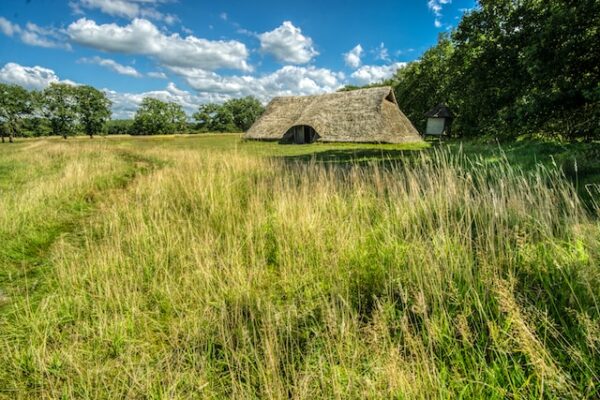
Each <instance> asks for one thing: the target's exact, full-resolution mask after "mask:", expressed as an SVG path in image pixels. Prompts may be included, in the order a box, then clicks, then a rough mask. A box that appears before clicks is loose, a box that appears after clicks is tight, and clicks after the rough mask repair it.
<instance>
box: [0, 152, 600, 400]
mask: <svg viewBox="0 0 600 400" xmlns="http://www.w3.org/2000/svg"><path fill="white" fill-rule="evenodd" d="M128 152H129V153H127V154H126V155H125V156H124V155H123V153H122V150H118V149H117V148H116V147H114V148H111V147H110V146H108V145H104V144H102V145H97V144H77V145H74V144H72V145H62V144H57V143H55V142H52V143H46V145H45V146H44V147H43V148H40V149H39V151H36V152H35V155H33V156H31V159H29V156H27V157H28V162H32V163H36V164H35V165H40V168H43V169H45V170H50V171H52V172H50V173H48V174H43V175H42V176H39V177H37V178H36V177H34V176H32V177H31V180H30V181H29V180H26V181H27V182H26V183H24V184H23V186H21V187H20V188H18V189H16V190H14V191H12V192H4V193H3V194H2V198H1V199H0V201H1V202H2V205H3V208H2V211H1V213H0V221H2V226H3V228H2V229H3V230H2V234H3V235H7V236H6V238H8V239H7V241H8V242H10V243H13V242H14V243H20V244H21V245H22V244H23V243H24V242H23V241H22V240H17V239H15V237H16V236H15V235H20V234H21V233H22V232H24V231H33V232H37V231H38V230H36V229H37V228H36V227H35V226H33V227H32V224H33V225H35V224H37V223H41V224H43V223H47V224H50V225H52V224H53V223H54V222H53V221H59V222H60V221H62V219H66V218H67V217H65V215H68V216H69V218H71V219H70V220H69V221H70V223H72V224H73V227H72V228H70V230H69V232H70V233H69V234H67V235H65V234H61V235H56V237H54V238H53V240H52V241H51V245H50V246H49V248H48V249H47V250H46V251H45V252H44V253H42V255H41V256H39V254H38V255H37V256H36V255H31V258H32V260H36V257H42V259H43V260H44V267H43V271H44V272H43V273H42V275H41V276H40V275H36V277H35V279H37V280H38V281H39V282H40V285H43V287H42V288H37V289H36V288H32V287H31V284H30V282H29V281H27V282H26V281H25V278H27V277H26V276H25V277H24V278H23V277H20V278H18V279H17V278H14V277H13V278H11V277H6V276H4V275H3V280H2V281H0V285H3V284H4V286H5V287H6V288H4V290H5V292H6V293H9V300H8V301H7V304H5V305H4V307H3V308H2V309H1V311H0V371H2V372H0V386H1V387H2V388H3V389H2V390H0V396H2V395H4V396H6V397H7V398H13V397H17V398H18V397H22V398H26V397H29V398H38V397H41V398H57V397H61V396H62V397H65V398H182V399H183V398H270V399H280V398H294V399H314V398H373V399H380V398H410V399H413V398H415V399H419V398H422V399H431V398H457V397H461V396H462V397H465V398H506V397H521V398H546V397H547V398H555V397H563V398H582V397H588V398H594V397H596V396H598V395H599V393H598V388H597V385H598V379H599V377H600V372H599V368H600V357H599V350H600V349H599V343H600V337H599V336H598V335H599V330H598V328H597V326H599V323H600V309H599V307H598V299H599V298H600V297H599V292H600V271H599V269H598V265H599V260H600V244H599V243H600V240H599V239H600V226H599V224H598V222H597V221H598V219H597V217H598V215H591V213H590V212H589V211H586V210H584V208H583V206H582V205H581V204H580V202H579V200H578V198H577V195H576V194H575V192H574V190H573V189H572V188H571V186H570V185H569V184H568V183H567V182H566V181H565V180H564V179H563V178H562V177H561V176H560V174H559V173H558V172H556V171H552V170H546V169H543V168H541V167H540V168H539V169H537V170H535V171H533V172H527V173H525V172H521V171H519V170H517V169H515V168H513V167H511V165H510V164H509V163H508V162H500V163H499V164H495V165H488V164H484V163H482V162H481V160H477V159H475V160H470V159H468V158H467V157H465V156H464V155H462V154H460V153H450V152H448V151H444V150H432V151H429V152H426V153H425V152H424V153H421V154H419V155H416V156H414V157H413V158H412V160H411V161H410V162H405V163H402V164H392V165H381V164H372V165H362V166H358V165H342V166H336V165H334V166H324V165H322V164H319V163H316V162H287V161H285V160H282V159H270V158H264V157H257V156H253V155H250V154H245V153H241V152H238V151H218V152H214V151H210V149H207V150H193V151H192V150H185V149H153V148H150V149H146V150H144V152H143V154H142V153H140V152H139V151H137V152H136V151H135V150H128ZM15 157H16V158H18V157H19V156H18V155H17V156H15ZM57 159H58V160H60V162H58V165H57V166H54V167H53V165H55V164H53V163H55V162H56V160H57ZM156 160H162V161H164V162H165V163H166V164H164V165H162V166H161V168H156V169H153V170H150V169H145V170H144V171H143V172H144V174H142V175H137V176H136V177H135V178H134V177H133V175H132V174H131V170H132V169H133V170H135V169H136V168H138V167H139V165H137V164H139V163H151V162H156ZM136 165H137V167H136ZM118 176H129V177H130V178H131V179H127V180H122V179H121V180H120V179H117V178H115V177H118ZM107 177H113V178H112V180H109V183H106V179H108V178H107ZM115 182H116V183H115ZM119 182H124V183H123V184H119ZM90 193H91V196H92V199H91V200H90V199H88V197H89V196H90ZM82 199H83V200H85V199H87V200H85V201H84V204H87V206H86V207H83V208H82V209H83V210H84V211H82V212H81V213H79V214H76V219H73V213H72V208H71V206H68V207H67V208H65V205H66V204H71V203H73V204H78V202H79V201H83V200H82ZM69 202H71V203H69ZM8 209H10V210H12V211H10V212H9V211H7V210H8ZM594 212H596V213H597V210H596V211H594ZM54 213H56V214H57V215H55V214H54ZM61 215H62V216H61ZM11 216H12V217H13V218H15V221H13V222H7V221H8V220H9V219H10V218H11ZM32 221H38V222H32ZM5 226H6V227H7V228H6V229H5V228H4V227H5ZM52 226H54V225H52ZM8 235H10V238H9V237H8ZM11 240H12V241H13V242H11ZM15 246H16V244H15ZM3 260H5V261H6V262H7V263H8V262H10V263H12V264H11V265H12V266H11V267H10V268H12V269H13V270H15V271H18V270H19V268H18V267H16V266H15V265H14V261H15V257H12V258H10V257H8V256H5V257H4V258H3ZM29 268H31V269H33V268H34V267H29ZM15 287H23V288H28V290H32V292H31V293H32V294H31V295H30V294H29V293H28V292H27V293H24V292H23V291H22V290H16V289H14V288H15ZM10 288H13V289H10ZM11 290H13V291H12V292H11Z"/></svg>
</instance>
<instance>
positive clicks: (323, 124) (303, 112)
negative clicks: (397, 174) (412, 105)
mask: <svg viewBox="0 0 600 400" xmlns="http://www.w3.org/2000/svg"><path fill="white" fill-rule="evenodd" d="M244 137H245V138H246V139H258V140H278V141H280V142H282V143H286V142H287V143H310V142H314V141H323V142H380V143H402V142H412V141H419V140H421V137H420V136H419V133H418V132H417V130H416V129H415V127H414V126H413V125H412V124H411V122H410V121H409V120H408V118H406V116H405V115H404V114H403V113H402V112H401V111H400V109H399V108H398V104H397V103H396V97H395V96H394V91H393V90H392V88H390V87H376V88H370V89H360V90H353V91H348V92H336V93H329V94H323V95H318V96H290V97H276V98H274V99H273V100H272V101H271V102H270V103H269V105H268V106H267V109H266V111H265V112H264V114H263V115H262V116H261V117H260V118H259V119H258V120H257V121H256V122H255V123H254V125H252V127H250V129H249V130H248V132H246V134H245V135H244Z"/></svg>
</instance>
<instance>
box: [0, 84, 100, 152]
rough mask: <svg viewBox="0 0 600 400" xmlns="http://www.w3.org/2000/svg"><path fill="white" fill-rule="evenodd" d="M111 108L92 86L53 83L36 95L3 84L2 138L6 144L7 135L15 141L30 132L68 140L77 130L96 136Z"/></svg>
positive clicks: (0, 88)
mask: <svg viewBox="0 0 600 400" xmlns="http://www.w3.org/2000/svg"><path fill="white" fill-rule="evenodd" d="M110 106H111V102H110V100H108V99H107V98H106V95H105V94H104V93H102V92H101V91H99V90H97V89H95V88H93V87H91V86H75V85H68V84H64V83H52V84H50V85H49V86H48V87H47V88H46V89H44V90H43V91H41V92H37V91H28V90H26V89H25V88H23V87H21V86H18V85H8V84H3V83H0V124H1V126H0V136H1V137H2V142H3V143H4V142H5V137H7V136H8V138H9V142H12V141H13V138H14V137H15V136H23V133H24V132H26V130H28V131H29V132H31V131H34V132H39V133H40V134H43V133H46V134H54V135H60V136H62V137H63V138H65V139H66V138H67V137H68V136H70V135H72V134H73V133H75V131H76V128H77V129H79V130H80V131H81V132H82V133H85V134H87V135H89V136H90V137H93V135H95V134H98V133H100V132H102V130H103V127H104V125H105V123H106V121H107V120H108V119H109V118H110V115H111V112H110Z"/></svg>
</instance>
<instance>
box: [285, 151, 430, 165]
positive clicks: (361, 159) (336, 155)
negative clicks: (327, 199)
mask: <svg viewBox="0 0 600 400" xmlns="http://www.w3.org/2000/svg"><path fill="white" fill-rule="evenodd" d="M421 151H422V150H418V149H414V150H412V149H411V150H398V149H333V150H325V151H319V152H315V153H308V154H300V155H287V156H281V157H280V158H281V159H283V160H284V161H285V162H291V163H298V162H317V163H323V164H326V165H327V164H331V165H350V164H351V165H357V164H358V165H360V164H373V163H381V164H384V165H385V164H399V163H400V164H403V163H406V162H410V161H412V160H413V159H414V158H415V157H417V156H418V155H419V154H420V152H421Z"/></svg>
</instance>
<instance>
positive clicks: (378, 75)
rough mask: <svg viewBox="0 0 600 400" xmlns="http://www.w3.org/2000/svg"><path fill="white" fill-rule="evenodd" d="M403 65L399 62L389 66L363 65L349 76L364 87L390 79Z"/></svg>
mask: <svg viewBox="0 0 600 400" xmlns="http://www.w3.org/2000/svg"><path fill="white" fill-rule="evenodd" d="M405 65H406V63H401V62H397V63H393V64H390V65H364V66H362V67H360V68H359V69H357V70H356V71H354V72H353V73H352V75H350V76H351V77H352V78H353V79H354V81H355V82H356V83H358V84H359V85H366V84H369V83H374V82H380V81H382V80H384V79H388V78H391V77H392V75H394V73H395V72H396V71H397V70H398V69H399V68H402V67H404V66H405Z"/></svg>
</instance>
